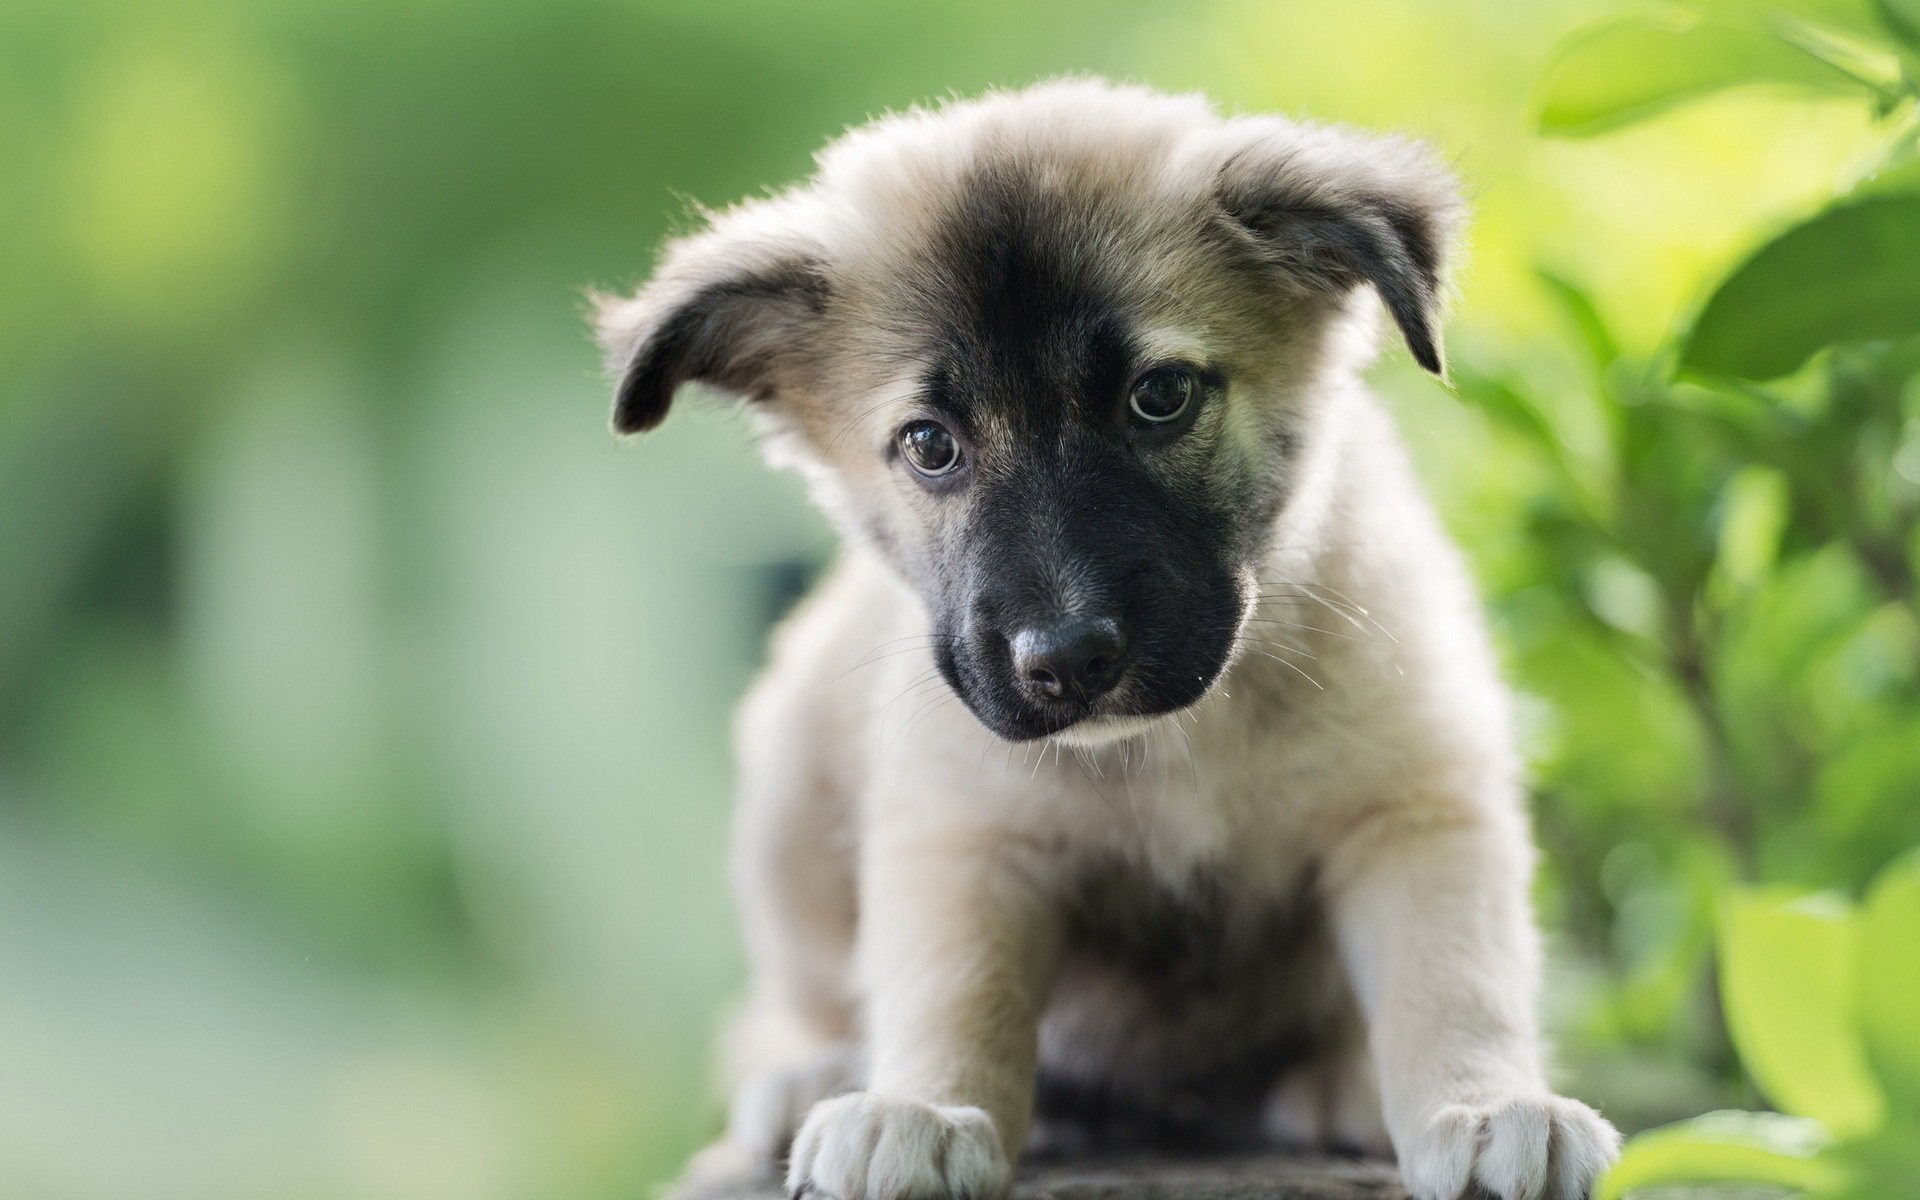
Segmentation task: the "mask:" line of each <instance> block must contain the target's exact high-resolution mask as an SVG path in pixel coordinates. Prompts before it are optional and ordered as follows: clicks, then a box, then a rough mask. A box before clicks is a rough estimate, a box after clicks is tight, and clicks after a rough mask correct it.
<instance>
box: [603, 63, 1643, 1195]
mask: <svg viewBox="0 0 1920 1200" xmlns="http://www.w3.org/2000/svg"><path fill="white" fill-rule="evenodd" d="M1459 209H1460V206H1459V202H1458V200H1457V198H1456V194H1455V189H1454V185H1453V183H1452V181H1451V180H1450V179H1449V178H1448V176H1447V173H1446V172H1445V171H1444V170H1443V169H1442V168H1440V167H1439V166H1438V165H1437V164H1436V163H1435V162H1434V160H1433V158H1432V156H1431V155H1430V154H1429V153H1428V152H1426V151H1425V150H1423V149H1421V148H1419V147H1418V146H1415V145H1412V144H1409V143H1406V142H1402V141H1397V140H1392V139H1386V138H1372V137H1363V136H1359V135H1355V134H1352V133H1347V132H1342V131H1338V130H1334V129H1327V128H1318V127H1313V126H1307V125H1300V124H1295V123H1293V122H1290V121H1286V120H1282V119H1279V118H1274V117H1236V118H1232V119H1222V118H1221V117H1219V116H1217V115H1216V114H1215V113H1214V112H1213V111H1212V110H1211V109H1210V108H1209V107H1208V106H1207V104H1206V103H1204V102H1203V101H1201V100H1199V99H1196V98H1193V97H1170V96H1164V95H1159V94H1155V93H1152V92H1148V91H1144V90H1140V89H1136V88H1121V87H1110V86H1106V85H1103V84H1100V83H1095V82H1068V83H1055V84H1049V85H1045V86H1040V87H1035V88H1032V89H1030V90H1026V91H1020V92H1012V93H994V94H991V95H989V96H987V97H985V98H983V99H979V100H974V101H970V102H965V103H958V102H956V103H950V104H946V105H943V106H941V107H939V108H938V109H935V110H933V111H915V112H911V113H907V114H905V115H899V116H890V117H886V118H884V119H881V120H879V121H876V122H874V123H873V124H870V125H868V126H866V127H864V128H861V129H857V130H854V131H853V132H850V133H848V134H846V135H845V136H844V137H842V138H840V139H839V140H838V141H836V142H835V143H833V144H832V145H831V146H829V147H828V148H827V149H826V150H825V151H824V152H823V153H822V154H821V155H820V156H819V160H818V170H817V173H816V174H815V175H814V176H813V178H812V179H811V180H810V181H808V182H807V183H805V184H802V185H800V186H798V187H796V188H793V189H791V190H789V191H786V192H782V193H780V194H778V195H775V196H772V197H770V198H767V199H761V200H754V201H750V202H748V203H745V204H743V205H741V206H740V207H737V208H734V209H732V210H730V211H727V212H723V213H719V214H715V215H713V216H712V217H711V219H710V221H709V222H708V224H707V225H706V227H705V228H704V229H703V230H702V231H700V232H697V233H694V234H692V235H690V236H687V237H685V238H682V239H680V240H678V241H676V242H674V243H673V244H671V245H670V246H669V247H668V249H667V251H666V254H665V256H664V258H663V261H662V262H661V264H660V266H659V268H658V270H657V272H656V274H655V275H654V277H653V279H652V281H651V282H650V283H648V284H647V285H646V286H645V287H644V288H643V289H642V290H641V291H640V292H639V294H638V295H637V296H634V297H632V298H630V299H607V300H603V301H602V302H601V306H600V310H599V328H600V334H601V338H602V341H603V344H604V345H605V347H606V348H607V351H608V353H609V355H610V361H611V363H612V366H613V368H614V370H615V371H616V372H617V374H618V376H619V384H618V395H617V399H616V401H615V407H614V416H613V421H614V426H615V428H616V429H617V430H618V431H619V432H621V433H636V432H639V431H642V430H646V429H651V428H652V427H654V426H655V425H657V424H659V423H660V421H661V419H662V418H663V417H665V416H666V414H667V410H668V407H669V405H670V404H671V402H672V401H673V399H674V395H675V393H676V391H678V390H679V388H680V386H681V385H682V384H685V383H698V384H702V385H705V386H706V387H707V388H710V389H714V390H717V391H720V392H725V393H730V394H733V395H735V396H737V397H741V398H743V399H744V401H745V404H746V407H747V408H748V410H749V411H750V412H751V413H752V414H753V415H754V419H755V423H756V425H757V426H758V428H759V430H760V432H761V433H762V435H763V439H764V445H765V447H766V450H767V452H768V455H769V457H770V458H771V459H772V460H773V461H774V462H776V463H779V464H783V465H786V466H790V467H792V468H795V469H797V470H798V471H799V472H801V473H802V475H803V476H804V477H805V479H806V480H807V482H808V484H809V486H810V488H811V492H812V495H813V497H814V498H815V500H817V502H818V503H819V505H820V507H821V508H823V509H824V510H825V511H826V512H827V513H828V514H829V515H830V516H831V518H832V519H833V521H834V522H835V523H836V524H837V525H838V527H839V529H840V530H841V532H842V533H843V535H844V539H845V543H846V548H845V551H844V553H843V555H842V556H841V558H840V560H839V562H838V563H837V565H836V566H834V567H833V569H832V570H831V572H830V573H829V574H828V576H827V577H826V579H825V580H824V582H823V583H821V585H820V586H819V588H818V589H817V590H816V591H815V593H814V594H813V596H812V597H811V598H810V599H809V600H808V601H807V602H806V603H805V604H804V605H803V606H802V607H801V608H800V610H799V611H798V612H797V613H795V614H794V616H793V617H792V618H791V619H789V620H788V621H787V622H786V624H785V626H784V627H783V628H782V629H781V630H780V632H779V634H778V635H777V637H776V638H775V641H774V650H773V663H772V666H771V667H770V668H769V670H768V671H767V672H766V674H765V675H764V676H763V677H762V678H761V679H760V681H759V683H758V684H757V685H756V686H755V687H754V689H753V691H752V694H751V695H750V696H749V698H748V699H747V701H746V703H745V706H744V708H743V710H742V712H741V715H740V719H739V725H738V743H739V756H740V772H741V780H742V790H741V795H740V800H739V808H738V812H737V813H736V816H735V843H734V857H733V864H734V866H733V885H734V888H735V891H736V894H737V897H738V902H739V907H740V912H741V917H742V920H743V922H744V924H745V930H746V942H747V948H748V952H749V957H750V960H751V964H752V986H751V992H750V997H749V999H748V1001H747V1003H746V1007H745V1009H744V1011H743V1013H742V1014H741V1015H740V1017H739V1018H738V1021H737V1023H736V1025H735V1027H734V1029H733V1031H732V1037H731V1059H732V1063H731V1069H732V1073H733V1080H734V1092H733V1095H734V1099H733V1106H732V1111H731V1116H730V1122H729V1126H728V1130H727V1133H726V1135H725V1140H724V1141H723V1142H722V1143H721V1144H720V1145H719V1146H718V1147H717V1148H715V1149H714V1150H713V1151H711V1152H709V1154H708V1156H707V1157H706V1159H705V1160H704V1161H705V1162H706V1163H707V1164H708V1165H712V1164H714V1163H716V1162H723V1161H729V1160H730V1161H733V1162H735V1163H739V1162H747V1163H759V1164H763V1165H766V1166H771V1165H773V1164H775V1163H776V1162H778V1161H779V1159H780V1157H781V1156H782V1155H785V1156H786V1162H787V1167H786V1170H787V1180H788V1183H789V1185H790V1186H791V1188H792V1189H793V1191H794V1193H795V1194H796V1195H797V1194H801V1193H814V1194H818V1195H819V1196H822V1197H830V1198H832V1200H895V1198H920V1197H928V1198H933V1197H967V1198H972V1200H982V1198H987V1197H992V1196H995V1195H997V1194H1000V1193H1002V1192H1004V1191H1005V1189H1006V1188H1007V1186H1008V1180H1009V1175H1010V1169H1011V1164H1013V1163H1014V1162H1015V1160H1016V1159H1017V1157H1018V1156H1019V1154H1020V1153H1021V1151H1022V1149H1023V1147H1025V1146H1026V1145H1027V1144H1028V1142H1029V1137H1030V1134H1032V1133H1034V1131H1035V1127H1036V1119H1037V1120H1038V1123H1039V1128H1040V1129H1041V1130H1042V1131H1043V1132H1046V1133H1049V1134H1053V1135H1056V1136H1057V1137H1058V1138H1060V1139H1082V1140H1084V1139H1086V1138H1089V1137H1095V1138H1097V1137H1100V1136H1106V1137H1110V1138H1117V1139H1119V1140H1122V1141H1129V1142H1130V1141H1133V1140H1137V1139H1144V1138H1148V1137H1152V1138H1156V1139H1159V1138H1169V1137H1171V1138H1181V1139H1186V1140H1206V1141H1238V1140H1248V1139H1255V1140H1265V1141H1268V1142H1272V1143H1288V1144H1299V1145H1311V1146H1337V1147H1347V1148H1354V1149H1359V1150H1367V1151H1379V1152H1383V1153H1384V1152H1388V1151H1391V1152H1392V1153H1394V1154H1395V1155H1396V1156H1397V1158H1398V1162H1399V1167H1400V1171H1401V1174H1402V1176H1403V1177H1404V1179H1405V1181H1406V1184H1407V1187H1408V1188H1409V1190H1411V1191H1412V1193H1413V1194H1414V1195H1415V1196H1416V1197H1418V1198H1419V1200H1455V1198H1456V1197H1461V1196H1463V1195H1466V1194H1468V1192H1469V1190H1470V1189H1473V1188H1475V1187H1478V1188H1482V1189H1485V1190H1486V1191H1487V1192H1490V1193H1491V1194H1493V1195H1494V1196H1498V1197H1500V1198H1501V1200H1537V1198H1542V1197H1544V1198H1548V1200H1575V1198H1578V1197H1583V1196H1585V1195H1586V1194H1587V1192H1588V1189H1589V1187H1590V1185H1591V1184H1592V1183H1593V1181H1594V1179H1595V1177H1596V1176H1597V1175H1598V1174H1599V1173H1600V1172H1601V1171H1602V1170H1603V1168H1604V1167H1605V1166H1606V1164H1607V1163H1608V1162H1609V1161H1610V1160H1611V1158H1612V1157H1613V1155H1614V1153H1615V1150H1616V1145H1617V1136H1616V1135H1615V1133H1614V1131H1613V1129H1612V1128H1611V1127H1610V1126H1609V1125H1608V1124H1607V1123H1606V1122H1605V1121H1603V1120H1602V1119H1601V1118H1600V1117H1599V1116H1597V1115H1596V1114H1595V1113H1594V1112H1593V1111H1592V1110H1591V1109H1589V1108H1587V1107H1585V1106H1584V1105H1581V1104H1579V1103H1577V1102H1575V1101H1572V1100H1566V1099H1561V1098H1559V1097H1557V1096H1555V1095H1553V1094H1552V1093H1551V1092H1550V1091H1549V1090H1548V1089H1547V1085H1546V1082H1545V1079H1544V1077H1543V1071H1542V1063H1541V1058H1542V1049H1541V1044H1540V1038H1539V1034H1538V1031H1537V1023H1536V1016H1535V997H1536V994H1537V992H1538V990H1539V949H1538V944H1537V943H1538V939H1537V936H1536V933H1535V929H1534V926H1533V923H1532V919H1531V916H1530V913H1529V909H1528V899H1527V885H1528V877H1529V873H1530V869H1531V861H1532V850H1531V847H1530V842H1529V836H1528V830H1527V825H1526V820H1525V817H1524V813H1523V807H1522V796H1521V789H1520V784H1519V782H1518V772H1517V763H1516V759H1515V753H1514V749H1513V746H1512V737H1511V733H1510V731H1509V716H1508V700H1507V696H1506V693H1505V691H1504V689H1503V688H1502V686H1501V683H1500V681H1499V677H1498V673H1497V671H1496V669H1495V664H1494V661H1493V656H1492V654H1491V653H1490V651H1489V647H1488V644H1487V639H1486V636H1485V634H1484V631H1483V629H1482V625H1481V619H1480V616H1479V614H1478V611H1477V605H1476V601H1475V598H1474V594H1473V591H1472V588H1471V587H1470V585H1469V583H1468V580H1467V579H1466V577H1465V574H1464V571H1463V569H1462V565H1461V562H1460V560H1459V557H1458V556H1457V554H1456V553H1455V551H1454V550H1453V549H1452V548H1451V546H1450V545H1449V543H1448V541H1447V539H1446V537H1445V536H1444V534H1443V533H1442V532H1441V530H1440V529H1439V527H1438V525H1437V524H1436V522H1435V520H1434V517H1433V515H1432V513H1431V512H1430V511H1429V508H1428V506H1427V504H1426V503H1425V501H1424V500H1423V499H1422V497H1421V495H1420V493H1419V490H1418V488H1417V486H1416V484H1415V481H1414V476H1413V472H1412V471H1411V470H1410V468H1409V465H1408V463H1407V460H1406V457H1405V455H1404V454H1403V452H1402V450H1401V447H1400V445H1399V444H1398V442H1397V440H1396V437H1395V434H1394V431H1393V429H1392V428H1391V426H1390V424H1389V421H1388V419H1387V418H1386V417H1385V416H1384V415H1383V413H1382V410H1381V408H1380V406H1379V405H1378V404H1377V403H1376V402H1375V401H1374V400H1373V399H1372V398H1371V397H1370V396H1369V395H1368V393H1367V392H1366V390H1365V389H1364V387H1363V386H1362V384H1361V383H1360V381H1359V375H1358V373H1359V371H1360V369H1361V368H1362V367H1363V366H1364V365H1365V364H1366V362H1367V360H1368V359H1369V357H1370V354H1371V352H1372V347H1373V344H1374V341H1375V332H1376V325H1377V324H1378V321H1377V317H1378V315H1379V313H1380V312H1381V310H1382V309H1384V312H1385V314H1386V315H1388V316H1389V317H1390V318H1391V320H1392V322H1393V324H1394V325H1395V326H1396V327H1397V328H1398V330H1399V333H1400V335H1401V336H1402V337H1403V338H1404V339H1405V341H1406V344H1407V345H1408V347H1409V348H1410V349H1411V351H1412V354H1413V357H1414V359H1415V360H1416V361H1417V362H1419V363H1420V364H1421V365H1422V366H1423V367H1425V368H1427V369H1428V370H1430V371H1434V372H1439V371H1440V370H1441V369H1442V367H1441V351H1440V343H1439V339H1438V336H1437V333H1436V321H1437V319H1438V313H1437V309H1438V306H1439V304H1440V300H1441V296H1442V289H1443V271H1444V267H1445V264H1446V262H1447V259H1448V256H1449V252H1450V248H1451V243H1452V240H1453V237H1454V232H1455V228H1456V226H1457V224H1458V222H1459V215H1460V213H1459ZM1036 1097H1038V1101H1039V1103H1038V1104H1036ZM1066 1144H1071V1142H1070V1141H1069V1142H1067V1143H1066Z"/></svg>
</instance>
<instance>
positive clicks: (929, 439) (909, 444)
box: [900, 421, 960, 479]
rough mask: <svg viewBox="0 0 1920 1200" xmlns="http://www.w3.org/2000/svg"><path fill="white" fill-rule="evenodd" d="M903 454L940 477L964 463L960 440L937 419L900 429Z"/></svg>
mask: <svg viewBox="0 0 1920 1200" xmlns="http://www.w3.org/2000/svg"><path fill="white" fill-rule="evenodd" d="M900 454H901V455H902V457H904V458H905V459H906V460H907V465H908V466H910V467H912V468H913V469H914V470H915V471H916V472H918V473H919V474H921V475H924V476H926V477H927V478H929V479H938V478H939V477H940V476H942V475H945V474H948V473H949V472H951V471H952V470H953V469H954V468H955V467H957V466H959V465H960V443H959V442H957V441H955V440H954V437H953V434H951V433H949V432H948V431H947V427H946V426H944V425H941V424H940V423H938V422H937V421H915V422H914V423H913V424H911V425H909V426H907V427H906V428H905V429H902V430H901V431H900Z"/></svg>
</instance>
